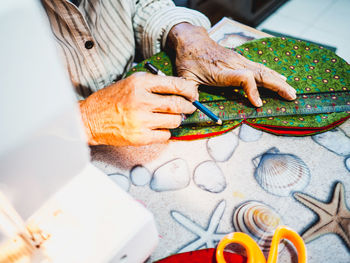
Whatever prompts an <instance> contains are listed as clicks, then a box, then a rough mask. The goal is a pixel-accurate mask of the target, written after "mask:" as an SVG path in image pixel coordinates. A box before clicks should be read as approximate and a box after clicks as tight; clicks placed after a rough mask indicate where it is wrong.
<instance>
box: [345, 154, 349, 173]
mask: <svg viewBox="0 0 350 263" xmlns="http://www.w3.org/2000/svg"><path fill="white" fill-rule="evenodd" d="M344 163H345V167H346V169H348V171H349V172H350V156H349V157H347V158H346V159H345V160H344Z"/></svg>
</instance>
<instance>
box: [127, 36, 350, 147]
mask: <svg viewBox="0 0 350 263" xmlns="http://www.w3.org/2000/svg"><path fill="white" fill-rule="evenodd" d="M235 50H236V52H238V53H240V54H241V55H243V56H245V57H246V58H248V59H250V60H252V61H255V62H258V63H262V64H263V65H265V66H267V67H269V68H271V69H273V70H275V71H277V72H279V73H280V74H282V75H284V76H285V77H287V82H288V83H289V84H290V85H291V86H292V87H294V88H295V89H296V91H297V93H298V94H307V93H323V92H333V91H347V90H349V89H350V65H349V64H348V63H347V62H346V61H345V60H343V59H342V58H340V57H338V56H337V55H336V54H334V53H333V52H332V51H330V50H328V49H325V48H323V47H321V46H317V45H315V44H311V43H308V42H304V41H300V40H295V39H289V38H284V37H282V38H264V39H258V40H253V41H250V42H247V43H245V44H243V45H241V46H239V47H237V48H235ZM147 61H150V62H151V63H152V64H154V65H155V66H156V67H157V68H159V69H160V70H161V71H163V72H164V73H165V74H166V75H168V76H173V75H174V69H173V64H172V61H171V59H170V58H169V57H168V56H167V55H166V54H165V53H164V52H160V53H158V54H156V55H154V56H153V57H151V58H149V59H147ZM145 62H146V60H145V61H143V62H141V63H140V64H138V65H137V66H135V67H134V68H132V69H131V70H130V72H128V74H127V76H129V75H131V74H132V73H134V72H137V71H146V72H147V70H146V69H145V68H144V67H143V66H144V63H145ZM264 90H265V89H263V88H259V92H260V94H261V95H262V96H263V94H264V92H265V91H264ZM235 93H237V95H240V96H242V98H245V99H246V95H245V94H244V91H243V90H242V88H240V87H228V88H219V87H209V88H208V87H203V88H200V96H199V101H201V102H209V101H215V100H225V99H226V100H227V99H229V98H230V96H232V94H235ZM246 100H247V99H246ZM349 117H350V114H349V112H340V113H328V114H313V115H295V116H278V117H264V118H255V119H241V120H231V121H230V120H229V121H224V123H223V125H222V126H218V125H215V124H214V123H212V122H207V123H200V122H198V123H197V124H192V125H190V126H188V125H186V126H185V125H184V126H180V127H179V128H177V129H174V130H172V131H171V132H172V138H174V139H182V140H192V139H199V138H204V137H209V136H215V135H219V134H222V133H224V132H227V131H229V130H231V129H234V128H235V127H237V126H239V125H240V124H241V123H246V124H248V125H250V126H252V127H254V128H256V129H261V130H264V131H267V132H270V133H273V134H278V135H293V136H305V135H312V134H316V133H320V132H324V131H327V130H329V129H332V128H333V127H335V126H337V125H340V124H341V123H343V122H344V121H345V120H346V119H348V118H349Z"/></svg>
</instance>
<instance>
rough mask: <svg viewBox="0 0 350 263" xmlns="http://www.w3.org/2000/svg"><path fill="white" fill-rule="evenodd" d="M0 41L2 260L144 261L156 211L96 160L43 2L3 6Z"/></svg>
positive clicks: (152, 242)
mask: <svg viewBox="0 0 350 263" xmlns="http://www.w3.org/2000/svg"><path fill="white" fill-rule="evenodd" d="M0 36H1V41H0V72H1V78H0V126H1V128H0V262H59V263H62V262H64V263H69V262H72V263H73V262H74V263H80V262H84V263H87V262H93V263H97V262H123V263H126V262H130V263H136V262H143V261H145V260H146V259H147V257H148V256H149V255H150V254H151V252H152V250H153V249H154V248H155V246H156V245H157V242H158V234H157V230H156V227H155V222H154V218H153V215H152V214H151V213H150V212H149V211H148V210H147V209H146V208H144V207H143V206H142V205H141V204H140V203H139V202H137V201H135V200H133V199H132V198H131V197H130V196H129V195H128V194H127V193H126V192H124V191H123V190H122V189H121V188H120V187H119V186H118V185H116V184H115V183H114V182H113V181H111V180H110V179H109V178H108V177H107V176H106V175H105V174H103V173H102V172H100V171H99V170H98V169H97V168H95V167H94V166H92V165H91V164H90V162H89V158H90V157H89V148H88V146H87V145H86V142H85V137H84V134H83V129H82V124H81V121H80V116H79V111H78V109H77V104H76V102H75V98H74V95H73V88H72V87H71V83H70V81H69V79H68V76H67V73H66V71H65V69H64V67H63V66H62V65H61V62H60V59H59V58H58V54H57V50H56V47H55V43H54V40H53V37H52V33H51V31H50V28H49V24H48V20H47V18H46V14H45V13H44V11H43V10H42V7H41V6H40V4H39V1H36V0H17V1H13V0H2V2H1V5H0ZM24 222H25V223H24Z"/></svg>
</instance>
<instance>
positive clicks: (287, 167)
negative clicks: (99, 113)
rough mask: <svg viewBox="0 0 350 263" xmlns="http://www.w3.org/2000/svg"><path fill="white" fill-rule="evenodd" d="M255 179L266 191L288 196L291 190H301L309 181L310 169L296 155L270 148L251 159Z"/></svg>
mask: <svg viewBox="0 0 350 263" xmlns="http://www.w3.org/2000/svg"><path fill="white" fill-rule="evenodd" d="M253 163H254V165H255V167H256V169H255V174H254V176H255V179H256V181H257V182H258V184H259V185H260V186H261V187H262V188H263V189H264V190H265V191H267V192H268V193H270V194H274V195H278V196H289V195H290V194H291V192H293V191H301V190H303V189H304V188H305V187H306V186H307V185H308V183H309V180H310V170H309V168H308V166H307V165H306V164H305V163H304V161H303V160H301V159H300V158H299V157H298V156H295V155H293V154H286V153H280V152H279V151H278V149H277V148H271V149H270V150H268V151H267V152H265V153H264V154H262V155H260V156H258V157H256V158H254V159H253Z"/></svg>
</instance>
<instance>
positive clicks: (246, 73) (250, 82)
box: [220, 70, 263, 107]
mask: <svg viewBox="0 0 350 263" xmlns="http://www.w3.org/2000/svg"><path fill="white" fill-rule="evenodd" d="M220 77H221V78H225V79H226V81H227V82H228V85H232V86H241V87H242V88H243V90H244V91H245V93H246V94H247V97H248V99H249V101H250V102H251V103H252V104H253V105H254V106H255V107H261V106H262V104H263V103H262V101H261V98H260V95H259V91H258V88H257V86H256V82H255V78H254V74H253V72H252V71H250V70H225V71H223V72H222V73H221V74H220Z"/></svg>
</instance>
